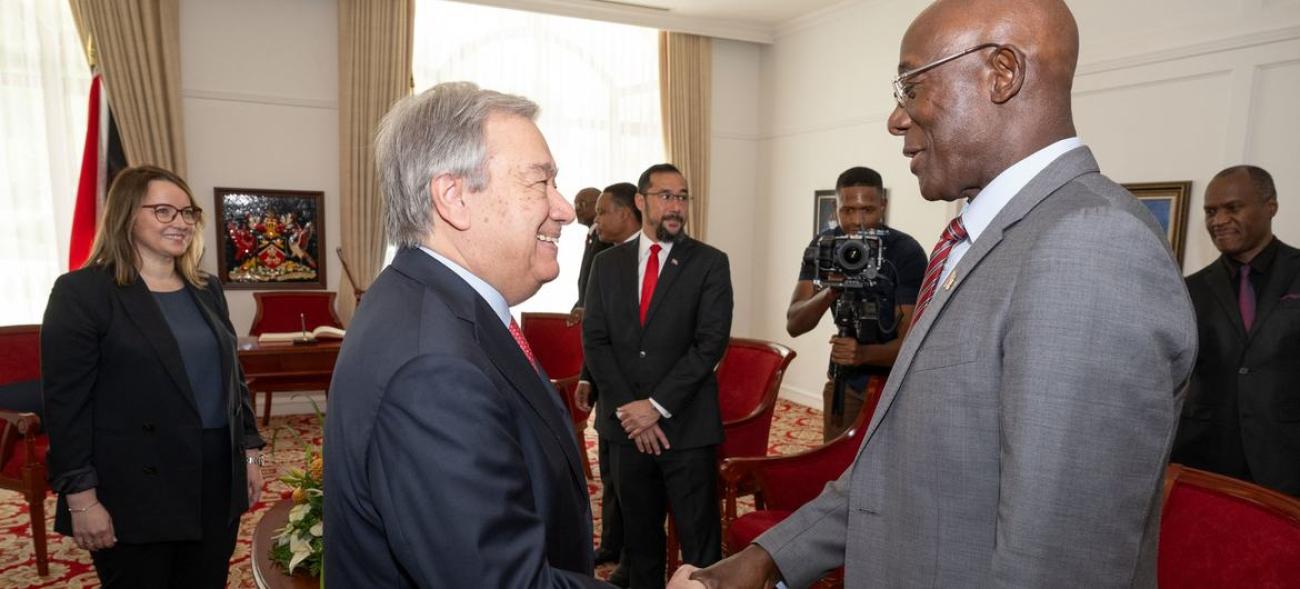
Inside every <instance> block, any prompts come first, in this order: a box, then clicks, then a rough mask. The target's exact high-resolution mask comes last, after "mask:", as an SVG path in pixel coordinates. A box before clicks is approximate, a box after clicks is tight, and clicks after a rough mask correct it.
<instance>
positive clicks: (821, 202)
mask: <svg viewBox="0 0 1300 589" xmlns="http://www.w3.org/2000/svg"><path fill="white" fill-rule="evenodd" d="M835 208H836V203H835V191H834V190H816V191H813V236H814V237H816V236H818V235H821V232H823V231H826V230H828V229H834V228H836V227H839V226H840V222H839V219H837V218H836V217H835Z"/></svg>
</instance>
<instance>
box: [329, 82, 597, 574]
mask: <svg viewBox="0 0 1300 589" xmlns="http://www.w3.org/2000/svg"><path fill="white" fill-rule="evenodd" d="M536 116H537V105H536V104H534V103H532V102H530V101H529V100H527V99H524V98H521V97H518V96H510V95H506V94H501V93H498V92H493V91H490V90H482V89H479V88H478V87H477V86H475V85H473V84H469V83H465V82H454V83H445V84H440V85H438V86H435V87H433V88H432V89H430V90H428V91H426V92H423V93H421V94H419V95H416V96H412V97H410V98H407V99H405V100H403V101H402V102H400V103H398V104H397V105H396V106H394V107H393V109H392V110H391V111H390V112H389V113H388V115H387V116H385V118H384V120H383V123H382V124H381V126H380V129H379V134H378V137H377V138H376V141H375V155H376V159H377V163H378V171H379V175H380V181H381V182H382V185H383V189H384V194H385V196H386V197H387V201H386V205H385V223H386V225H387V229H388V235H389V238H390V239H391V240H393V241H395V242H396V243H397V245H398V246H399V247H400V248H401V250H400V251H399V252H398V253H397V257H396V258H394V260H393V263H392V265H391V266H389V267H388V268H387V269H385V270H384V272H383V273H382V274H381V275H380V276H379V278H378V279H377V280H376V281H375V283H374V284H373V286H372V287H371V288H370V289H369V290H368V291H367V292H366V302H365V304H364V305H362V306H361V308H360V309H359V311H358V313H357V315H356V317H355V319H354V321H353V322H352V325H351V326H350V327H349V329H348V337H347V338H346V339H345V340H344V342H343V349H342V351H341V352H340V353H339V359H338V363H337V366H336V368H335V371H334V380H333V382H332V383H331V385H330V399H329V400H330V407H329V409H330V411H329V419H328V420H327V424H326V429H325V440H326V441H325V444H324V448H325V463H326V464H327V465H328V466H327V467H326V469H325V487H326V488H327V489H329V492H328V493H327V494H326V496H325V530H326V532H327V535H326V541H325V552H326V553H325V576H326V578H328V579H329V582H330V584H331V585H332V586H338V587H602V586H605V587H607V586H608V585H605V584H603V583H601V582H599V581H597V580H596V579H594V578H593V577H592V569H593V565H592V548H591V506H590V501H589V499H588V496H587V486H586V482H585V480H584V479H583V475H582V470H581V468H580V466H579V461H578V447H577V444H576V443H575V442H574V439H573V435H572V431H571V430H570V429H569V427H570V426H569V423H568V419H567V417H566V414H565V410H564V407H563V406H561V405H560V400H559V398H558V397H557V396H556V395H555V393H554V391H553V390H551V388H550V386H549V381H548V379H547V376H546V375H545V374H544V373H543V372H542V370H541V368H540V366H538V364H537V362H536V361H535V360H534V358H533V355H532V351H531V350H530V349H529V348H528V344H527V342H526V341H525V340H524V338H523V336H522V335H520V333H519V329H518V326H517V325H516V324H515V322H514V321H513V320H512V319H511V317H510V306H511V305H515V304H518V303H521V302H523V301H524V300H526V299H528V298H529V297H531V296H532V295H533V294H534V293H536V292H537V290H538V289H539V288H541V286H542V284H543V283H545V282H547V281H550V280H552V279H554V278H555V277H556V275H557V274H558V273H559V266H558V263H557V261H556V254H557V245H558V240H559V237H560V229H561V227H563V226H564V225H566V224H568V223H570V222H572V221H573V216H574V212H573V207H572V206H570V205H569V203H568V202H567V201H565V199H564V197H562V196H561V195H560V193H559V192H558V191H557V190H556V187H555V177H556V171H557V170H556V166H555V161H554V159H553V158H552V157H551V152H550V148H549V147H548V146H547V144H546V139H545V138H544V137H542V134H541V132H540V131H539V130H538V129H537V126H536V124H534V122H533V121H534V119H535V118H536Z"/></svg>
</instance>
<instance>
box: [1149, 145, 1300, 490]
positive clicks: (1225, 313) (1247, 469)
mask: <svg viewBox="0 0 1300 589" xmlns="http://www.w3.org/2000/svg"><path fill="white" fill-rule="evenodd" d="M1276 214H1277V188H1276V187H1275V186H1274V184H1273V177H1272V176H1271V175H1270V174H1269V173H1268V172H1267V171H1265V170H1263V169H1262V168H1258V167H1255V166H1233V167H1231V168H1228V169H1226V170H1223V171H1222V172H1219V173H1218V174H1216V175H1215V176H1214V179H1213V180H1211V181H1210V185H1209V187H1208V188H1206V189H1205V227H1206V229H1208V230H1209V232H1210V239H1212V240H1213V241H1214V247H1216V248H1218V249H1219V251H1220V252H1222V254H1223V255H1221V256H1220V257H1219V259H1218V260H1215V261H1214V262H1212V263H1211V264H1210V265H1209V266H1206V267H1205V268H1203V269H1201V271H1199V272H1197V273H1195V274H1193V275H1191V276H1189V277H1188V278H1187V289H1188V290H1189V291H1191V294H1192V304H1193V306H1195V308H1196V322H1197V326H1198V327H1199V330H1200V350H1201V351H1200V354H1199V355H1198V356H1197V358H1196V369H1195V371H1194V372H1193V373H1192V386H1191V390H1190V391H1189V392H1188V396H1187V403H1186V404H1185V405H1184V406H1183V414H1182V419H1181V420H1180V423H1179V426H1178V438H1177V441H1176V442H1175V444H1174V452H1173V456H1172V457H1171V460H1172V461H1173V462H1178V463H1181V464H1185V465H1187V466H1191V467H1195V468H1201V469H1205V470H1210V471H1214V472H1218V473H1222V474H1225V475H1228V476H1230V477H1235V478H1239V479H1242V480H1246V481H1252V482H1254V483H1257V484H1260V485H1263V486H1265V487H1270V488H1273V489H1277V490H1278V491H1281V492H1283V493H1288V494H1290V495H1295V496H1300V251H1297V250H1296V249H1295V248H1293V247H1291V246H1288V245H1287V244H1285V243H1282V242H1281V241H1280V240H1278V239H1277V238H1276V237H1274V236H1273V217H1274V216H1275V215H1276Z"/></svg>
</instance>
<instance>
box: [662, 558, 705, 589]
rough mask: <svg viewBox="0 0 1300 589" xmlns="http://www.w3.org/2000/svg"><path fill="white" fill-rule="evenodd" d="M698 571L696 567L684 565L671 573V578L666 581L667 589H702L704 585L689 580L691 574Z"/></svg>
mask: <svg viewBox="0 0 1300 589" xmlns="http://www.w3.org/2000/svg"><path fill="white" fill-rule="evenodd" d="M698 570H700V569H699V568H698V567H695V566H692V565H689V564H684V565H682V566H681V567H680V568H678V569H677V572H675V573H673V578H671V579H668V588H667V589H704V583H701V582H699V581H692V580H691V573H693V572H695V571H698Z"/></svg>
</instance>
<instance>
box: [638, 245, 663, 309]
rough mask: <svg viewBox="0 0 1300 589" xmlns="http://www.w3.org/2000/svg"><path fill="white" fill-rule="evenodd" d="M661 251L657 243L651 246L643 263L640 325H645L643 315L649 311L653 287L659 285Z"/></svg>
mask: <svg viewBox="0 0 1300 589" xmlns="http://www.w3.org/2000/svg"><path fill="white" fill-rule="evenodd" d="M662 249H664V248H662V247H660V246H659V244H657V243H656V244H654V245H651V246H650V257H649V258H646V261H645V278H642V279H641V325H645V314H646V311H649V310H650V299H652V298H654V295H655V285H656V284H658V283H659V251H660V250H662Z"/></svg>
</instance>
